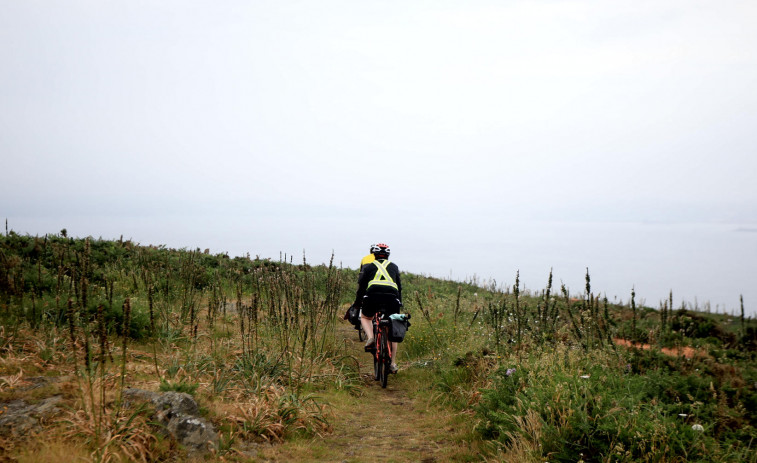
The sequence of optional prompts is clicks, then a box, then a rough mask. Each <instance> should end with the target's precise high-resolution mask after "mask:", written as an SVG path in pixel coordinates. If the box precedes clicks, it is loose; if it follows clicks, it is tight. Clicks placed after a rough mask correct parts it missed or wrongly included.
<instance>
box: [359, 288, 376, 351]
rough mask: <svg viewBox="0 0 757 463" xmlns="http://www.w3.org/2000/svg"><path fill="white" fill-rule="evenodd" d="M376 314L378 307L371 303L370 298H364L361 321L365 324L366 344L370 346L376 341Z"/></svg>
mask: <svg viewBox="0 0 757 463" xmlns="http://www.w3.org/2000/svg"><path fill="white" fill-rule="evenodd" d="M375 314H376V309H375V307H373V304H371V301H370V299H369V298H365V299H363V308H362V309H361V310H360V323H361V324H362V325H363V331H365V338H366V340H365V345H366V346H370V345H371V344H373V342H374V341H375V340H374V339H373V323H372V321H371V320H373V316H374V315H375Z"/></svg>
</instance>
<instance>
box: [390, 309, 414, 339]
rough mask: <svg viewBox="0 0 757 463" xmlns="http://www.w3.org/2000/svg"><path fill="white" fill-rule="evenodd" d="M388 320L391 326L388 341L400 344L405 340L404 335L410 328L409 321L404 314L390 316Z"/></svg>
mask: <svg viewBox="0 0 757 463" xmlns="http://www.w3.org/2000/svg"><path fill="white" fill-rule="evenodd" d="M389 319H390V320H391V321H392V325H391V327H390V328H389V341H391V342H402V341H403V340H404V339H405V333H407V329H408V328H410V321H409V320H408V319H407V317H406V316H405V314H401V313H397V314H394V315H391V316H390V317H389Z"/></svg>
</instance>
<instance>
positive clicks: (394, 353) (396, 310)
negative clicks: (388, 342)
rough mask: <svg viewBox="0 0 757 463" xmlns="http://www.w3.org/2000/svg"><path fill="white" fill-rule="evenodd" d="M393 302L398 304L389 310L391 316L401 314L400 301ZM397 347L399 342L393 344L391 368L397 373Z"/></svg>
mask: <svg viewBox="0 0 757 463" xmlns="http://www.w3.org/2000/svg"><path fill="white" fill-rule="evenodd" d="M393 302H396V303H393V304H392V308H391V309H389V313H390V315H391V314H396V313H399V311H400V305H399V301H398V300H395V301H393ZM397 347H399V343H398V342H393V343H392V366H391V370H392V372H396V371H397V369H398V368H397V358H398V357H397Z"/></svg>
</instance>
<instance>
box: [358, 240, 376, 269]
mask: <svg viewBox="0 0 757 463" xmlns="http://www.w3.org/2000/svg"><path fill="white" fill-rule="evenodd" d="M374 246H375V244H372V245H371V247H370V250H369V251H368V255H367V256H365V257H363V259H362V260H361V261H360V269H361V270H362V268H363V265H365V264H370V263H371V262H373V261H374V260H376V256H374V255H373V247H374Z"/></svg>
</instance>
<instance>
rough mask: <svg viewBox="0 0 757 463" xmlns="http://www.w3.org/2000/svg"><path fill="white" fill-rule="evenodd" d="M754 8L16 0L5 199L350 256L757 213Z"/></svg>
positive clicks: (171, 236)
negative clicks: (569, 227) (602, 225)
mask: <svg viewBox="0 0 757 463" xmlns="http://www.w3.org/2000/svg"><path fill="white" fill-rule="evenodd" d="M755 24H757V2H755V1H753V0H747V1H722V0H721V1H690V0H685V1H665V0H662V1H660V0H656V1H638V0H634V1H603V0H596V1H591V0H576V1H539V0H529V1H491V2H488V1H424V2H415V1H410V2H407V1H403V2H395V1H382V2H355V1H344V2H333V1H313V2H294V1H283V0H277V1H225V2H210V1H203V2H199V1H191V0H181V1H155V0H149V1H147V0H144V1H140V0H137V1H135V0H130V1H107V2H104V1H99V0H97V1H95V0H92V1H52V0H47V1H37V0H23V1H19V0H0V105H1V111H0V156H1V158H0V159H1V161H2V168H1V170H2V175H1V177H2V180H1V181H0V213H2V215H3V216H5V217H8V218H9V222H10V226H11V228H14V229H16V230H17V231H19V232H28V233H32V234H44V233H52V232H57V231H58V230H59V229H60V228H63V227H66V226H67V227H68V228H69V230H72V229H73V231H74V232H75V233H76V234H78V235H82V236H86V235H93V236H98V235H101V236H104V237H106V238H111V237H117V236H118V235H119V234H121V233H124V234H126V235H127V236H130V237H133V238H134V239H136V240H137V241H141V242H143V243H145V244H146V243H150V242H153V243H154V242H159V243H165V244H169V245H176V246H189V247H195V246H198V247H203V248H204V247H208V246H210V247H213V248H215V250H219V251H221V250H228V251H231V252H232V253H237V254H240V253H241V252H242V249H240V248H239V247H237V245H236V244H234V245H233V246H232V244H231V243H241V242H247V243H249V244H247V245H246V248H245V249H246V250H248V251H249V252H251V253H252V254H253V255H254V254H258V253H260V254H263V255H266V254H269V255H270V254H273V253H274V251H273V250H274V249H278V250H282V249H284V250H286V249H297V250H301V249H303V248H307V249H312V250H313V252H314V254H315V256H316V260H321V257H322V256H323V255H325V254H328V252H330V250H332V249H339V250H343V253H344V254H346V255H340V256H339V255H338V256H337V258H338V259H343V260H345V261H350V260H355V261H357V260H358V259H359V258H360V256H361V255H362V253H363V252H364V251H365V250H367V245H368V244H370V243H371V242H374V241H376V240H382V241H384V240H385V241H390V240H394V242H395V243H396V244H397V245H399V247H403V245H404V248H405V253H406V255H407V254H408V253H411V250H410V249H409V248H411V247H413V246H414V247H415V248H418V246H419V245H418V243H422V242H426V243H429V242H431V243H437V244H433V245H428V246H427V247H428V249H424V252H427V251H429V250H431V251H432V252H437V253H438V252H440V246H441V249H444V250H446V249H449V248H453V247H454V248H457V247H458V246H461V245H460V243H465V242H466V241H471V240H472V241H478V242H481V241H486V242H496V240H497V239H498V238H497V236H499V237H502V236H503V235H505V234H506V233H507V230H506V226H505V224H507V223H509V222H510V221H512V220H514V219H519V220H521V219H522V220H558V221H599V222H613V221H614V222H626V221H627V222H638V221H653V222H719V223H722V222H728V223H734V224H739V226H744V224H754V223H757V182H755V174H756V173H757V136H756V135H755V133H756V132H757V130H756V129H755V128H756V127H757V91H756V90H755V83H756V82H757V27H755ZM408 229H411V230H412V231H413V232H412V234H409V232H408V231H407V230H408ZM400 230H402V232H400ZM403 233H404V234H403ZM132 235H136V236H132ZM240 235H243V236H240ZM410 235H412V239H411V238H410V237H409V236H410ZM345 243H349V245H345ZM451 243H454V244H451ZM225 244H228V245H227V247H226V248H224V246H225ZM390 244H391V243H390ZM231 247H233V249H229V248H231ZM395 247H397V246H395ZM461 247H464V245H462V246H461ZM326 250H328V252H327V251H326ZM441 252H446V251H441ZM353 254H354V255H353ZM755 257H757V256H755ZM492 258H493V257H492ZM415 259H416V261H418V262H421V261H422V260H423V259H422V257H421V256H418V255H416V256H415ZM471 267H475V263H472V264H471ZM415 270H417V271H423V270H424V269H423V268H416V269H415ZM427 271H428V272H429V273H433V272H434V271H436V269H428V270H427Z"/></svg>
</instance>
